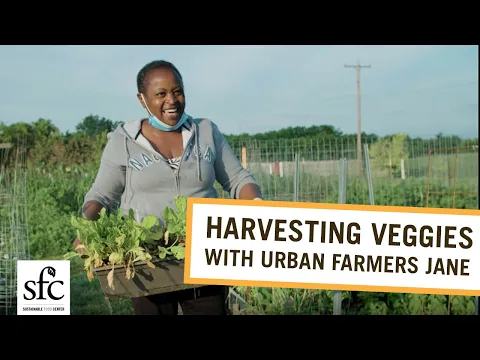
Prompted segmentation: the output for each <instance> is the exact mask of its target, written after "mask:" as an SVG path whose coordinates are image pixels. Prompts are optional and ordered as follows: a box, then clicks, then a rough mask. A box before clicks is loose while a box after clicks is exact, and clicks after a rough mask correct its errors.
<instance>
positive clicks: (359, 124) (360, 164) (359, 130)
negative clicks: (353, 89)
mask: <svg viewBox="0 0 480 360" xmlns="http://www.w3.org/2000/svg"><path fill="white" fill-rule="evenodd" d="M345 67H346V68H354V69H355V70H356V73H357V159H358V161H357V164H358V176H361V175H362V171H363V161H362V105H361V93H360V70H361V69H364V68H370V67H371V66H370V65H360V62H359V61H357V64H356V65H345Z"/></svg>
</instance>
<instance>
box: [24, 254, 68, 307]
mask: <svg viewBox="0 0 480 360" xmlns="http://www.w3.org/2000/svg"><path fill="white" fill-rule="evenodd" d="M17 315H70V262H69V261H65V260H18V261H17Z"/></svg>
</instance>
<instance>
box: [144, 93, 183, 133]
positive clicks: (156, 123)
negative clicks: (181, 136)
mask: <svg viewBox="0 0 480 360" xmlns="http://www.w3.org/2000/svg"><path fill="white" fill-rule="evenodd" d="M140 96H141V97H142V99H143V102H144V104H145V107H146V108H147V111H148V113H149V114H150V116H149V118H148V123H149V124H150V125H152V126H153V127H155V128H156V129H158V130H161V131H175V130H177V129H179V128H180V127H181V126H182V125H183V124H184V123H185V121H187V120H188V118H189V117H190V116H188V115H187V114H186V113H185V111H184V112H183V115H182V117H181V118H180V120H179V121H178V122H177V123H176V124H175V125H173V126H172V125H168V124H165V123H164V122H163V121H161V120H160V119H159V118H157V117H156V116H155V115H153V113H152V112H151V111H150V109H149V108H148V106H147V102H146V101H145V98H144V97H143V94H140Z"/></svg>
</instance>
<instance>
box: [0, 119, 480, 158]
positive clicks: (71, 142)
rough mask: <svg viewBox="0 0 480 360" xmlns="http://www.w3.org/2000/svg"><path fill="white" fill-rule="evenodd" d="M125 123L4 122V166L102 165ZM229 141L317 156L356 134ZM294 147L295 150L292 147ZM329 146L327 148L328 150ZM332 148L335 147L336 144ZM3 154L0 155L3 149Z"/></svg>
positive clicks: (328, 128)
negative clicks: (68, 126)
mask: <svg viewBox="0 0 480 360" xmlns="http://www.w3.org/2000/svg"><path fill="white" fill-rule="evenodd" d="M121 123H122V122H119V121H113V120H110V119H106V118H104V117H100V116H98V115H88V116H86V117H85V118H84V119H82V120H81V121H80V122H79V123H78V124H77V125H76V127H75V131H74V132H69V131H67V132H64V133H63V132H61V131H60V130H59V129H58V127H57V126H55V125H54V123H53V122H52V121H51V120H49V119H44V118H39V119H38V120H37V121H35V122H32V123H23V122H18V123H13V124H9V125H7V124H5V123H2V122H0V143H8V144H11V145H12V148H11V149H10V151H9V155H8V157H5V156H2V157H0V159H3V160H1V161H3V162H7V163H11V162H12V161H13V158H14V157H15V155H16V153H17V152H16V151H12V149H13V150H15V149H19V150H21V149H25V151H26V156H27V163H28V164H34V165H35V166H50V165H53V166H56V165H69V166H72V165H78V164H85V163H90V162H98V161H99V159H100V156H101V153H102V150H103V147H104V146H105V144H106V141H107V138H106V134H107V133H108V132H110V131H112V130H114V129H115V128H116V127H117V126H118V125H119V124H121ZM396 136H397V134H392V135H388V136H383V137H380V136H378V135H376V134H367V133H363V134H362V142H366V143H369V144H372V143H375V142H377V141H379V140H380V139H382V140H383V141H388V140H391V139H394V138H395V137H396ZM225 137H226V138H227V140H228V142H229V143H230V144H231V145H232V147H234V148H235V149H238V148H240V147H241V146H254V147H257V148H260V150H261V152H266V151H268V149H269V150H270V151H276V150H275V149H276V148H278V149H280V148H282V147H284V146H286V145H287V144H292V145H291V146H296V147H300V146H302V144H304V145H305V146H306V145H307V144H308V147H309V151H310V152H315V147H322V149H323V150H324V149H325V146H328V144H332V143H333V144H334V146H335V147H337V148H338V147H339V146H340V147H341V146H347V145H348V147H349V148H351V145H352V144H355V142H356V139H357V134H356V133H352V134H345V133H343V132H342V131H341V130H340V129H338V128H336V127H334V126H332V125H314V126H309V127H304V126H291V127H287V128H283V129H279V130H275V131H268V132H264V133H256V134H248V133H243V134H225ZM405 141H407V142H409V143H412V144H413V145H415V146H419V147H423V148H429V147H432V146H435V145H434V144H436V143H439V142H442V143H448V144H450V146H452V147H454V146H465V145H469V144H478V143H477V141H478V139H477V138H475V139H462V138H460V137H458V136H444V135H443V134H441V133H440V134H437V135H435V136H434V137H433V138H432V139H422V138H412V137H410V136H408V135H405ZM294 144H296V145H294ZM326 144H327V145H326ZM332 146H333V145H332ZM0 151H1V150H0Z"/></svg>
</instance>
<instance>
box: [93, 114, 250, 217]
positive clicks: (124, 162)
mask: <svg viewBox="0 0 480 360" xmlns="http://www.w3.org/2000/svg"><path fill="white" fill-rule="evenodd" d="M185 124H186V125H184V127H183V128H182V136H183V145H184V146H183V147H184V153H183V156H182V158H181V159H180V163H179V164H178V170H177V171H175V170H174V169H173V168H172V167H171V166H170V165H169V164H168V163H167V161H166V159H165V158H164V157H163V156H162V155H160V154H159V153H158V152H156V151H155V150H154V148H153V147H152V146H151V145H150V143H149V142H148V141H147V140H146V139H145V138H144V137H143V136H142V134H141V132H140V128H141V120H135V121H131V122H128V123H126V124H125V125H120V126H118V127H117V128H116V129H115V130H114V131H112V132H110V133H109V134H108V135H107V137H108V142H107V145H106V146H105V149H104V151H103V155H102V158H101V163H100V168H99V171H98V174H97V176H96V179H95V182H94V183H93V185H92V187H91V188H90V190H89V191H88V193H87V194H86V196H85V202H84V203H86V202H87V201H90V200H96V201H98V202H99V203H100V204H102V205H103V206H104V207H105V208H107V210H108V211H111V210H113V209H115V208H116V207H117V206H118V205H120V208H121V209H122V210H123V211H124V212H128V210H129V209H133V210H134V212H135V215H136V219H137V221H141V219H142V218H143V217H145V216H147V215H155V216H157V218H159V220H160V221H161V222H162V223H163V218H162V216H163V210H164V208H165V206H169V207H172V208H175V207H174V203H173V201H174V196H175V195H183V196H187V197H202V198H216V197H217V196H218V194H217V192H216V190H215V188H214V183H215V180H217V181H218V182H219V183H220V184H221V185H222V187H223V189H224V190H225V191H227V192H229V193H230V195H231V197H232V198H238V197H239V194H240V190H241V189H242V187H243V186H244V185H246V184H249V183H254V184H256V182H255V179H254V177H253V176H252V174H250V173H249V172H248V171H247V170H245V169H244V168H243V166H242V164H241V162H240V161H239V160H238V158H237V157H236V156H235V154H234V153H233V151H232V149H231V148H230V146H229V144H228V143H227V141H226V139H225V137H224V136H223V135H222V133H221V132H220V131H219V129H218V127H217V126H216V125H215V123H213V122H212V121H210V120H208V119H193V118H191V117H190V118H189V120H188V121H187V122H186V123H185ZM198 149H199V150H198ZM197 154H199V155H200V156H197Z"/></svg>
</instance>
